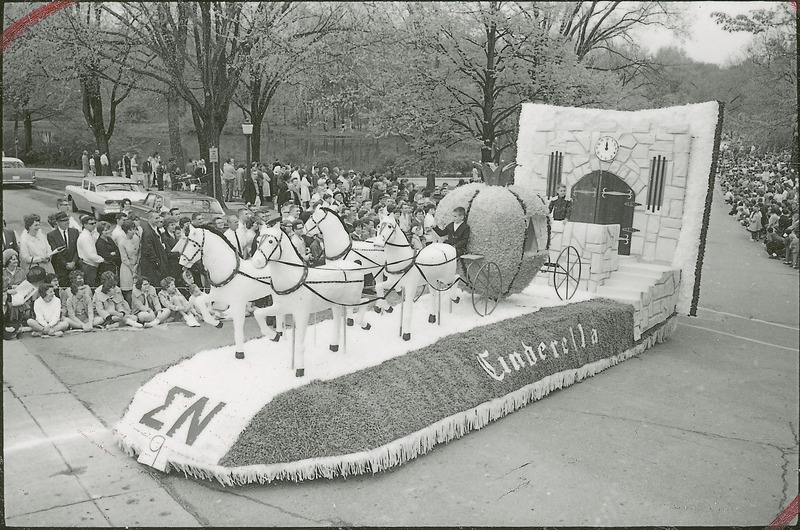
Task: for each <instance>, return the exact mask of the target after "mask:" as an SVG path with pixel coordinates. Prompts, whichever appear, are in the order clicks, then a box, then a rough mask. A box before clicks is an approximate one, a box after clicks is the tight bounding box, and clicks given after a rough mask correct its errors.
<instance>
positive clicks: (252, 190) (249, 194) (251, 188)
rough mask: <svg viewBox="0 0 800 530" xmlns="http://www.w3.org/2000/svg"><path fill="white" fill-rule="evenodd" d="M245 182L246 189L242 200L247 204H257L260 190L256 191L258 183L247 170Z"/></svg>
mask: <svg viewBox="0 0 800 530" xmlns="http://www.w3.org/2000/svg"><path fill="white" fill-rule="evenodd" d="M243 184H244V190H243V192H242V200H243V201H244V203H245V204H246V205H247V206H253V205H255V203H256V197H257V196H258V192H257V191H256V185H255V182H253V176H252V174H248V172H247V171H245V172H244V177H243Z"/></svg>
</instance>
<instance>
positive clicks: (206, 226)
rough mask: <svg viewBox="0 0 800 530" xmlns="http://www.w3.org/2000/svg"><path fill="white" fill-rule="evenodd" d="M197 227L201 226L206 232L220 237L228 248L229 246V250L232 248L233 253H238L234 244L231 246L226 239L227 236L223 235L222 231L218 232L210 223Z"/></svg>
mask: <svg viewBox="0 0 800 530" xmlns="http://www.w3.org/2000/svg"><path fill="white" fill-rule="evenodd" d="M198 228H202V229H203V230H206V231H207V232H211V233H212V234H214V235H215V236H217V237H218V238H220V239H221V240H222V241H224V242H225V244H227V245H228V247H229V248H230V249H231V250H232V251H233V252H234V253H236V254H238V253H239V251H238V250H236V247H234V246H233V243H231V242H230V241H228V238H227V237H225V234H223V233H222V232H220V231H219V230H217V229H216V227H211V226H210V225H203V226H198Z"/></svg>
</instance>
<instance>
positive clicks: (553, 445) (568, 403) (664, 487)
mask: <svg viewBox="0 0 800 530" xmlns="http://www.w3.org/2000/svg"><path fill="white" fill-rule="evenodd" d="M3 198H4V207H5V212H4V216H5V217H6V218H8V219H9V220H13V219H14V218H18V219H21V214H22V213H24V212H27V211H30V210H32V209H34V208H37V209H38V208H42V207H44V210H39V211H43V212H47V211H49V209H50V208H51V207H52V205H54V200H53V196H52V195H46V194H43V193H42V192H37V191H28V190H4V191H3ZM18 222H19V221H18ZM19 228H20V227H18V228H17V229H18V230H19ZM709 237H710V240H709V245H708V248H707V253H706V260H705V263H704V269H703V277H702V280H703V281H702V292H701V298H700V306H701V309H700V311H699V315H698V317H696V318H688V317H682V318H680V321H679V322H680V323H679V326H678V331H677V332H676V334H675V336H674V337H673V338H672V339H670V340H669V341H668V342H667V343H665V344H661V345H658V346H657V347H655V348H653V349H651V350H648V351H646V352H645V353H643V354H641V355H640V356H638V357H635V358H632V359H630V360H628V361H626V362H624V363H622V364H620V365H618V366H616V367H614V368H611V369H609V370H607V371H605V372H603V373H601V374H598V375H597V376H595V377H593V378H590V379H587V380H585V381H584V382H582V383H580V384H576V385H574V386H572V387H570V388H567V389H565V390H563V391H557V392H554V393H552V394H550V395H549V396H548V397H546V398H544V399H543V400H541V401H538V402H535V403H533V404H531V405H529V406H527V407H526V408H524V409H522V410H520V411H517V412H515V413H513V414H511V415H509V416H508V417H506V418H504V419H501V420H499V421H497V422H494V423H492V424H490V425H488V426H486V427H485V428H483V429H481V430H479V431H476V432H473V433H471V434H469V435H467V436H465V437H463V438H461V439H459V440H455V441H453V442H450V443H449V444H447V445H440V446H437V447H436V448H435V449H434V450H433V451H431V452H430V453H428V454H427V455H424V456H421V457H419V458H417V459H415V460H413V461H411V462H409V463H407V464H404V465H402V466H400V467H397V468H393V469H391V470H389V471H387V472H384V473H379V474H376V475H366V476H358V477H350V478H347V479H342V478H338V479H334V480H326V479H322V480H315V481H310V482H304V483H296V484H295V483H285V482H279V483H272V484H268V485H250V486H246V487H236V488H231V487H223V486H221V485H219V484H218V483H216V482H207V481H200V480H194V479H187V478H185V477H183V476H182V475H179V474H177V473H175V472H173V473H171V474H167V475H165V474H162V473H159V472H156V471H152V470H151V469H149V468H144V467H138V464H136V463H135V462H133V461H132V459H129V460H131V462H133V463H132V466H133V468H134V469H137V470H138V471H139V472H141V473H142V474H143V475H146V476H147V477H148V479H149V480H152V481H154V482H155V484H156V485H157V486H156V491H157V492H158V495H156V494H153V495H152V496H151V498H150V501H151V502H150V503H149V504H148V503H147V502H145V501H146V499H145V500H144V501H142V502H141V503H139V502H138V501H135V502H134V501H126V502H122V501H121V500H120V501H119V502H116V503H114V502H113V501H114V499H116V498H119V499H128V497H115V496H114V495H112V494H111V493H108V494H99V496H98V498H96V499H94V498H92V500H87V501H82V502H80V503H79V504H75V503H77V502H78V501H72V502H73V504H72V505H65V506H61V505H59V504H53V505H52V506H56V508H53V507H52V506H51V507H49V508H45V507H41V506H39V504H37V502H35V501H34V500H33V499H31V498H27V497H22V496H15V495H9V493H10V492H13V491H15V486H16V483H17V482H16V481H24V476H22V475H17V474H9V472H7V473H6V492H7V494H6V499H5V501H6V510H7V514H10V513H13V514H14V515H13V517H11V516H9V518H7V523H8V524H15V525H25V524H34V525H35V524H46V525H59V526H60V525H63V524H66V521H68V520H69V521H70V522H73V523H74V524H81V523H78V522H75V521H74V520H72V519H65V518H64V517H65V515H64V513H67V512H65V510H67V509H69V507H70V506H81V508H82V509H83V508H84V507H85V508H86V510H87V513H89V511H91V510H95V511H96V512H97V513H98V514H102V516H99V515H98V517H99V519H98V520H97V521H95V520H94V519H92V520H91V523H88V522H87V521H83V524H101V525H113V526H120V525H137V524H147V525H156V526H157V525H172V524H181V523H176V522H175V519H172V518H171V517H174V516H175V514H176V510H177V511H179V512H180V513H181V517H183V519H180V521H184V522H185V521H189V523H185V524H200V525H214V526H233V525H236V526H360V525H372V526H381V525H401V526H421V525H487V526H498V525H500V526H514V525H531V526H544V525H555V526H565V525H595V526H631V525H648V526H649V525H676V526H684V525H700V526H731V525H737V526H738V525H748V526H749V525H761V526H763V525H766V524H768V523H769V522H770V521H772V520H773V519H774V518H775V516H776V515H777V514H778V513H780V512H781V510H783V509H784V508H785V507H786V506H787V505H788V504H789V502H790V501H791V500H792V499H793V498H794V497H795V496H796V495H797V491H798V490H797V484H798V443H799V442H798V419H797V418H798V412H799V411H798V383H799V381H798V379H799V376H798V373H800V370H799V365H798V321H799V320H800V309H799V308H798V287H800V285H799V282H798V274H797V271H796V270H793V269H790V268H788V267H786V266H785V265H783V264H782V263H781V262H779V261H777V260H769V259H767V258H766V256H765V255H764V253H763V249H762V248H761V246H760V245H758V244H756V243H750V242H749V241H747V238H748V235H747V233H746V232H745V231H744V230H743V229H742V228H741V227H740V226H738V225H737V224H736V223H735V222H733V221H732V220H731V219H730V218H729V217H727V216H726V215H725V210H724V207H723V205H722V204H721V201H720V199H719V197H717V198H716V202H715V208H714V211H713V213H712V224H711V230H710V236H709ZM249 320H251V319H249ZM255 333H256V328H255V325H254V324H253V323H252V322H248V323H247V327H246V335H247V336H248V337H251V336H255ZM229 334H230V329H228V328H224V329H223V331H222V332H220V331H217V330H214V329H212V328H210V327H208V326H203V327H201V328H197V329H189V328H187V327H185V326H183V325H178V324H173V325H170V326H169V327H167V328H162V329H155V330H148V331H143V332H123V331H119V332H115V333H111V332H109V333H104V334H99V333H98V334H95V335H94V336H89V335H83V336H82V335H74V336H70V337H67V338H64V339H60V340H47V341H43V340H40V339H33V338H25V339H23V340H22V341H21V344H16V345H15V347H16V348H18V349H23V350H26V351H27V357H24V356H20V357H13V358H11V357H7V358H6V365H5V368H4V370H5V371H4V386H5V387H6V388H4V400H5V401H7V402H8V403H7V404H4V411H5V412H6V414H5V418H4V421H5V425H8V422H9V421H10V420H9V419H8V418H9V414H11V413H14V411H15V410H18V409H16V408H13V407H12V405H14V404H15V403H17V402H19V404H21V405H22V407H26V410H33V407H34V405H33V402H34V401H35V400H34V398H37V399H42V396H45V395H46V392H45V390H46V389H40V390H39V391H38V394H41V396H40V395H36V396H33V397H31V396H26V395H24V394H25V393H24V392H23V393H19V391H18V388H19V387H17V390H15V387H14V385H13V384H10V383H9V380H10V379H13V378H12V375H13V376H14V377H17V378H18V377H21V376H19V375H18V374H17V371H18V369H19V366H21V365H17V364H16V363H17V362H20V363H21V362H22V361H17V360H16V359H27V361H40V362H41V363H42V364H43V366H44V368H45V370H46V371H47V372H49V373H50V374H52V375H51V376H48V377H53V384H54V385H55V384H58V385H63V386H64V387H65V388H66V393H67V394H68V397H71V398H74V399H75V400H76V402H77V403H80V404H81V405H82V407H84V408H85V411H88V412H87V414H89V415H90V416H91V417H93V418H96V419H97V420H98V421H99V422H100V423H102V425H103V426H105V427H107V428H110V427H112V426H113V425H114V424H115V423H116V421H117V420H118V419H119V418H120V417H121V416H122V414H123V413H124V410H125V407H126V406H127V404H128V403H129V402H130V400H131V398H132V397H133V394H134V393H135V391H136V390H137V389H138V388H139V387H140V386H141V385H142V384H143V383H144V382H145V381H147V380H148V379H149V378H151V377H152V376H153V375H154V374H155V373H157V372H158V371H161V370H163V369H164V368H166V367H167V366H169V365H171V364H173V363H175V362H177V361H179V360H181V359H183V358H186V357H189V356H191V355H192V354H193V353H195V352H197V351H200V350H203V349H208V348H213V347H215V346H216V345H222V344H226V343H229V342H230V337H229ZM112 340H113V342H111V341H112ZM382 340H395V339H390V338H386V339H383V338H382ZM396 340H399V339H396ZM112 344H113V346H112ZM4 356H5V355H4ZM27 361H26V362H27ZM9 363H12V364H11V365H9ZM7 375H8V377H6V376H7ZM17 385H19V383H17ZM31 392H32V393H35V392H34V391H31ZM9 400H10V401H9ZM9 411H10V412H9ZM54 421H55V420H54ZM5 435H6V437H8V435H9V433H8V432H5ZM53 436H55V435H53ZM8 446H9V445H8V442H7V443H6V447H7V448H8ZM106 450H107V451H109V452H110V453H113V454H114V455H116V456H117V457H119V460H124V459H126V458H127V457H125V456H124V454H122V453H121V452H120V451H119V450H118V449H116V448H106ZM21 454H22V453H8V452H7V453H6V462H7V463H8V466H9V467H10V466H11V465H12V464H13V463H14V458H15V457H17V458H19V457H20V456H21ZM62 457H63V458H64V459H65V460H67V464H69V461H68V458H69V456H68V455H63V454H62ZM76 458H77V457H76ZM70 469H74V466H73V467H70ZM89 470H91V465H89ZM77 477H78V480H79V481H80V480H81V475H77ZM108 480H109V481H111V479H108ZM47 484H50V483H47ZM53 484H56V483H53ZM58 484H60V483H58ZM52 487H53V488H56V489H58V488H59V487H62V486H56V485H54V486H52ZM84 487H86V486H85V485H84ZM87 488H88V487H87ZM102 491H105V490H102ZM148 491H149V490H148ZM42 493H43V494H45V495H50V496H52V495H53V493H54V492H53V491H49V490H47V491H43V492H42ZM159 495H160V496H159ZM148 496H150V495H149V494H148ZM54 502H55V501H54ZM65 502H66V501H65ZM166 505H169V506H170V508H169V509H164V508H163V506H166ZM9 509H10V511H9ZM68 513H72V512H68ZM92 513H95V512H92ZM192 521H193V522H192Z"/></svg>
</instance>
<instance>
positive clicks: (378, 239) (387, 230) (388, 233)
mask: <svg viewBox="0 0 800 530" xmlns="http://www.w3.org/2000/svg"><path fill="white" fill-rule="evenodd" d="M396 231H397V220H396V219H395V218H394V216H393V215H387V216H385V217H382V218H381V223H380V224H379V225H378V233H377V235H376V236H375V239H374V244H375V246H376V247H378V248H382V247H384V246H385V245H386V244H387V243H388V242H390V241H391V240H392V237H395V233H396Z"/></svg>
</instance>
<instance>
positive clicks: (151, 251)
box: [139, 210, 168, 285]
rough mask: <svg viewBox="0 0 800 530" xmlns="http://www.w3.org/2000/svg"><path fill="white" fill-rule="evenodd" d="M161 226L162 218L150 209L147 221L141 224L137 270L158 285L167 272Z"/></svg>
mask: <svg viewBox="0 0 800 530" xmlns="http://www.w3.org/2000/svg"><path fill="white" fill-rule="evenodd" d="M162 226H164V218H163V217H161V214H160V213H159V212H158V211H156V210H150V212H149V213H148V214H147V222H146V223H143V224H142V239H141V243H140V247H139V248H140V252H141V258H140V259H139V270H140V273H141V276H142V277H144V278H147V279H148V280H150V283H151V284H152V285H159V284H160V283H161V280H163V279H164V277H165V276H167V274H168V262H167V249H165V248H164V244H163V243H162V241H161V236H160V235H159V232H160V230H159V229H160V228H161V227H162Z"/></svg>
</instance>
